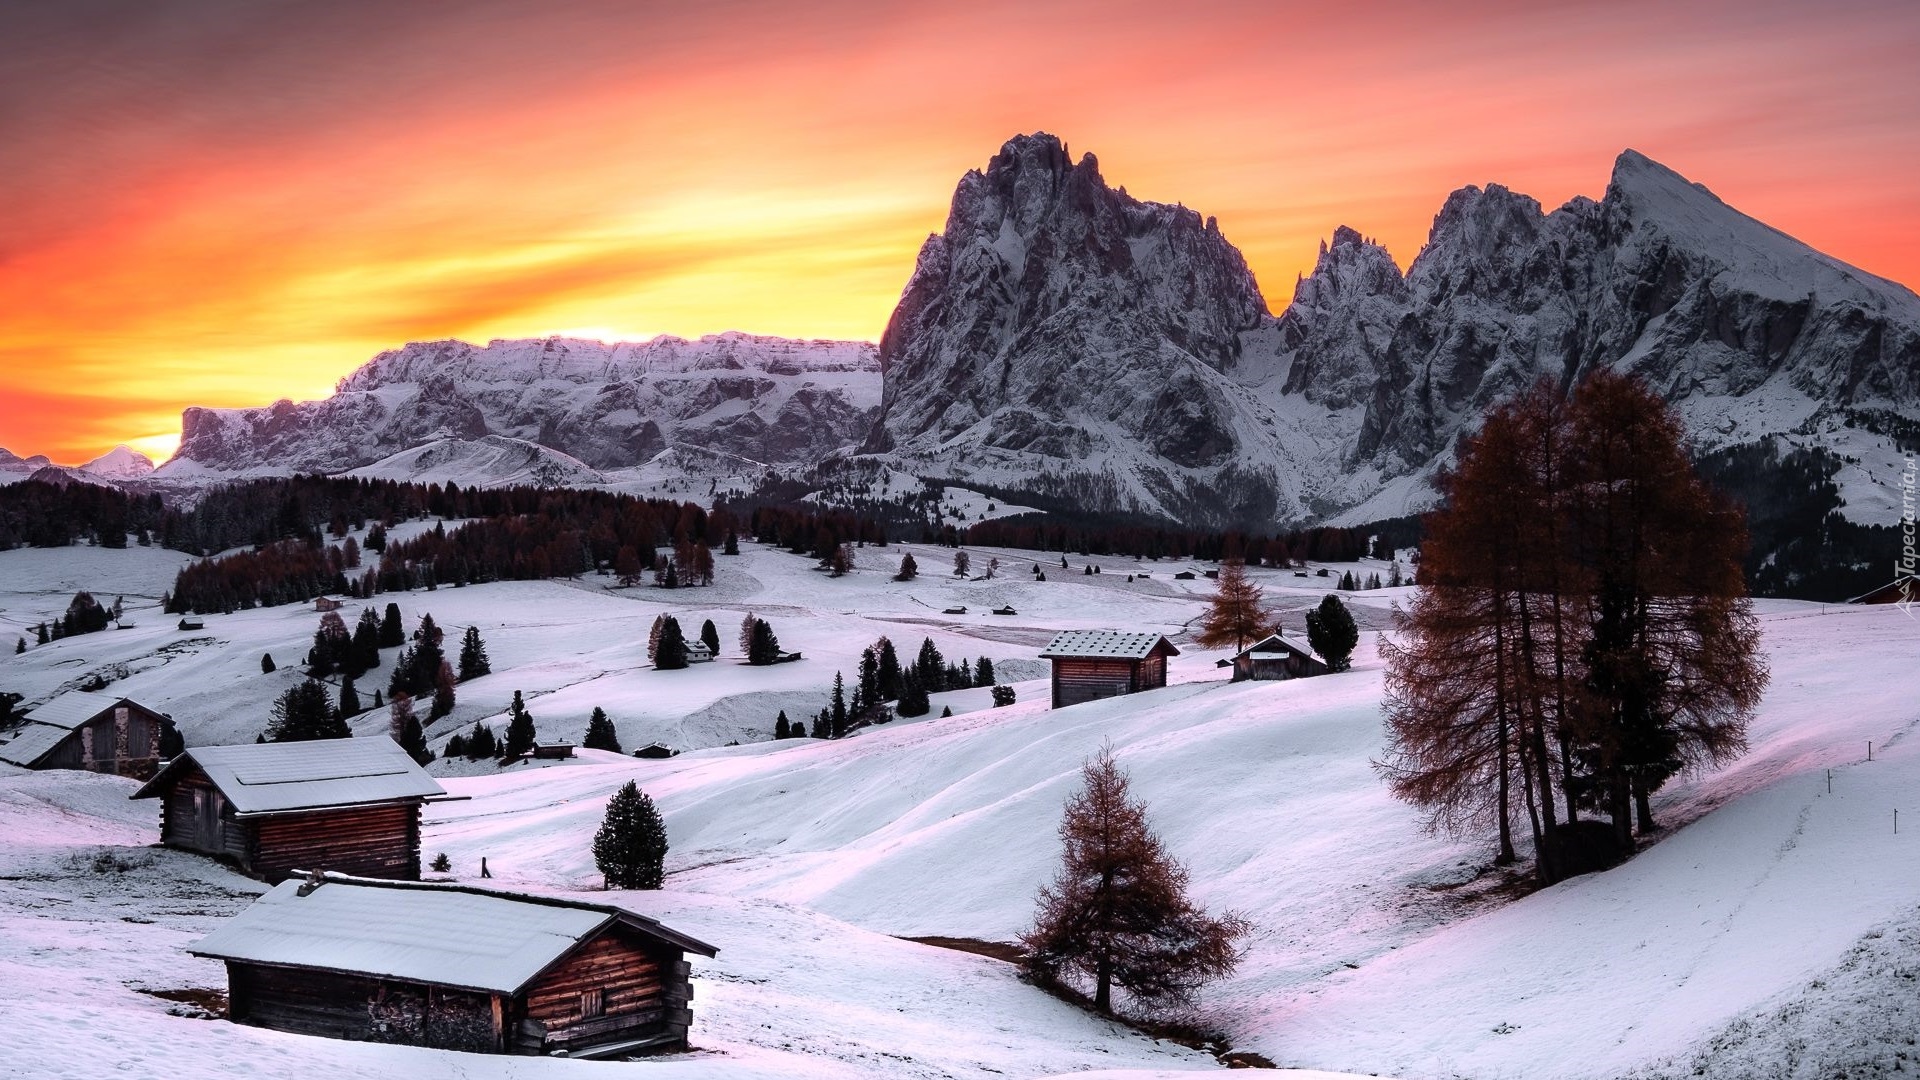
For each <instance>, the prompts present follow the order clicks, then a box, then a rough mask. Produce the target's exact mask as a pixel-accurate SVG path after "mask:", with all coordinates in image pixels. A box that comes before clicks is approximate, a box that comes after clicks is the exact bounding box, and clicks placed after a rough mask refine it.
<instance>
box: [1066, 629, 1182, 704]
mask: <svg viewBox="0 0 1920 1080" xmlns="http://www.w3.org/2000/svg"><path fill="white" fill-rule="evenodd" d="M1178 655H1180V650H1179V649H1176V648H1174V646H1173V643H1172V642H1170V641H1168V640H1167V639H1166V638H1165V637H1163V636H1161V635H1159V634H1153V633H1145V634H1128V633H1122V632H1121V631H1118V630H1068V631H1066V632H1064V633H1061V634H1056V635H1055V636H1054V639H1053V641H1052V642H1050V643H1049V644H1048V645H1047V647H1046V650H1045V651H1044V652H1042V653H1041V654H1040V658H1041V659H1042V660H1051V661H1053V707H1054V708H1056V709H1059V708H1064V707H1066V706H1068V705H1078V704H1079V703H1081V702H1083V701H1098V700H1099V699H1101V698H1110V697H1118V696H1120V695H1121V694H1137V693H1139V692H1140V691H1142V690H1153V689H1157V688H1159V687H1162V686H1165V685H1167V657H1169V656H1178Z"/></svg>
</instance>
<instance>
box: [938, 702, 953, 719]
mask: <svg viewBox="0 0 1920 1080" xmlns="http://www.w3.org/2000/svg"><path fill="white" fill-rule="evenodd" d="M952 715H953V706H951V705H948V706H947V707H946V708H944V709H941V710H940V719H942V720H945V719H946V718H947V717H949V716H952Z"/></svg>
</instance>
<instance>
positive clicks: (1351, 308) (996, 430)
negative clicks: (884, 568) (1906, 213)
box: [866, 135, 1920, 525]
mask: <svg viewBox="0 0 1920 1080" xmlns="http://www.w3.org/2000/svg"><path fill="white" fill-rule="evenodd" d="M880 360H881V364H882V366H883V369H884V371H885V373H886V390H885V395H884V398H883V402H882V407H881V416H880V420H879V422H878V424H877V425H876V427H875V429H874V432H873V434H872V436H871V437H870V438H869V439H868V441H867V443H866V449H867V450H868V451H869V452H874V453H881V454H885V455H888V456H890V457H892V458H894V459H896V460H897V461H898V462H899V464H900V467H902V468H905V469H908V470H909V471H915V472H918V473H920V474H922V475H931V476H942V477H950V478H953V479H960V480H972V481H974V482H977V483H988V484H991V485H993V486H997V487H1002V488H1007V489H1011V490H1012V491H1015V492H1025V493H1033V494H1037V495H1040V496H1050V497H1053V498H1055V499H1056V500H1059V501H1063V502H1070V503H1071V505H1075V506H1079V507H1084V508H1097V509H1109V510H1138V511H1144V512H1148V513H1153V514H1157V515H1163V516H1170V517H1175V518H1178V519H1181V520H1187V521H1197V522H1205V523H1208V524H1214V525H1223V524H1230V523H1269V522H1271V521H1273V520H1275V519H1278V520H1280V521H1293V522H1304V521H1309V520H1325V519H1329V518H1333V519H1338V520H1347V521H1356V522H1357V521H1365V520H1370V519H1376V518H1380V517H1387V516H1393V515H1396V514H1401V513H1406V512H1409V511H1412V510H1417V509H1420V508H1423V507H1424V506H1426V505H1429V504H1430V503H1431V501H1432V489H1431V487H1430V485H1429V481H1430V479H1431V476H1432V474H1433V472H1434V471H1435V470H1436V469H1437V468H1438V467H1439V466H1441V465H1443V464H1445V463H1446V461H1447V460H1449V458H1450V455H1451V452H1452V447H1453V445H1454V443H1455V440H1456V439H1457V438H1458V437H1459V436H1460V435H1461V434H1463V433H1465V432H1466V431H1469V430H1471V429H1472V428H1473V427H1474V426H1475V425H1476V424H1477V423H1478V421H1479V417H1480V416H1481V415H1482V414H1483V412H1484V410H1485V409H1486V407H1487V406H1488V405H1490V404H1492V403H1493V402H1495V401H1498V400H1500V399H1502V398H1504V397H1507V396H1509V395H1510V394H1512V393H1513V392H1515V391H1517V390H1519V389H1521V388H1522V387H1524V386H1526V385H1528V384H1530V383H1532V382H1533V381H1535V380H1537V379H1541V378H1549V379H1553V380H1555V381H1557V382H1559V383H1561V384H1562V385H1570V384H1571V383H1572V382H1574V381H1576V380H1578V379H1579V378H1580V377H1581V376H1583V375H1584V374H1585V373H1587V372H1589V371H1592V370H1594V369H1596V368H1599V367H1617V368H1621V369H1625V370H1630V371H1633V372H1635V373H1637V374H1639V375H1641V376H1642V377H1644V378H1646V379H1647V380H1648V381H1649V382H1650V383H1651V384H1652V385H1654V386H1655V387H1656V388H1658V389H1659V390H1660V391H1661V392H1662V393H1663V394H1664V395H1666V396H1667V398H1668V399H1669V400H1671V401H1673V402H1674V403H1675V404H1676V406H1677V407H1678V408H1679V409H1680V411H1681V413H1682V415H1683V416H1684V417H1685V419H1686V420H1687V422H1688V428H1689V431H1690V432H1691V433H1692V434H1693V436H1694V437H1695V439H1696V441H1697V442H1699V444H1700V446H1701V448H1702V449H1712V448H1715V447H1721V446H1732V445H1739V444H1745V443H1750V442H1755V441H1758V440H1761V439H1765V438H1769V437H1774V436H1784V437H1788V438H1798V439H1803V440H1819V441H1821V442H1824V443H1825V444H1826V445H1828V446H1829V447H1830V448H1838V449H1839V450H1840V452H1841V453H1842V454H1844V455H1848V456H1851V457H1853V458H1857V459H1859V461H1858V462H1856V464H1857V465H1858V466H1859V469H1858V470H1857V471H1861V472H1862V477H1860V478H1857V479H1864V477H1865V475H1866V474H1868V473H1872V472H1873V471H1874V469H1875V468H1876V467H1878V466H1885V465H1890V464H1891V463H1892V462H1893V461H1894V460H1896V455H1895V445H1894V439H1893V438H1892V437H1891V436H1893V435H1894V434H1895V433H1897V432H1898V431H1899V430H1901V429H1902V428H1903V426H1907V425H1912V424H1913V423H1914V420H1915V418H1916V417H1920V299H1917V298H1916V297H1915V296H1914V294H1913V293H1912V292H1910V291H1908V290H1907V289H1905V288H1903V287H1901V286H1899V285H1896V284H1894V283H1892V282H1888V281H1884V280H1882V279H1879V278H1875V277H1873V276H1871V275H1869V274H1866V273H1863V272H1861V271H1859V270H1856V269H1854V268H1852V267H1849V266H1847V265H1845V264H1843V263H1840V262H1838V261H1837V260H1834V259H1831V258H1829V257H1827V256H1825V255H1822V254H1820V253H1819V252H1817V251H1814V250H1813V249H1811V248H1808V247H1807V246H1805V245H1804V244H1801V243H1799V242H1798V241H1795V240H1793V239H1792V238H1791V237H1788V236H1785V235H1784V234H1782V233H1779V232H1777V231H1776V230H1773V229H1771V228H1769V227H1767V226H1766V225H1764V224H1762V223H1760V222H1758V221H1755V220H1753V219H1751V218H1748V217H1746V216H1744V215H1742V214H1740V213H1739V212H1737V211H1735V210H1733V209H1732V208H1730V207H1728V206H1727V205H1725V204H1724V203H1722V202H1721V201H1720V200H1719V199H1718V198H1716V197H1715V196H1714V195H1713V194H1712V193H1711V192H1709V191H1707V190H1706V189H1705V188H1703V187H1701V186H1699V185H1697V184H1692V183H1689V182H1688V181H1687V180H1685V179H1684V178H1682V177H1681V176H1679V175H1678V174H1676V173H1674V172H1672V171H1671V170H1669V169H1667V168H1665V167H1663V166H1661V165H1659V164H1657V163H1655V162H1653V161H1650V160H1648V159H1647V158H1645V157H1643V156H1642V155H1640V154H1637V153H1635V152H1633V151H1627V152H1626V153H1624V154H1622V155H1621V157H1620V159H1619V161H1618V162H1617V163H1616V166H1615V169H1614V173H1613V177H1612V180H1611V183H1610V184H1609V185H1608V187H1607V191H1606V194H1605V197H1604V198H1602V199H1600V200H1599V201H1595V200H1592V199H1586V198H1579V199H1575V200H1573V201H1572V202H1569V203H1568V204H1567V205H1566V206H1564V207H1561V208H1560V209H1558V210H1555V211H1553V212H1551V213H1546V212H1543V210H1542V208H1541V207H1540V205H1539V203H1538V202H1536V201H1535V200H1533V199H1531V198H1528V197H1526V196H1524V195H1520V194H1517V193H1514V192H1511V191H1508V190H1507V189H1505V188H1503V187H1500V186H1498V185H1489V186H1488V187H1486V188H1484V189H1483V188H1476V187H1469V188H1463V189H1461V190H1459V191H1456V192H1454V193H1453V194H1452V195H1451V196H1450V197H1449V198H1448V199H1447V200H1446V203H1445V205H1444V206H1443V207H1442V208H1441V211H1440V213H1439V215H1438V216H1437V217H1436V218H1435V220H1434V225H1433V230H1432V232H1431V234H1430V236H1429V239H1428V242H1427V244H1426V246H1425V247H1424V248H1423V249H1422V251H1421V252H1420V254H1419V256H1418V257H1417V258H1415V259H1414V261H1413V264H1412V265H1411V266H1410V267H1409V268H1408V269H1407V270H1406V271H1405V272H1404V273H1403V272H1402V271H1401V270H1400V268H1399V267H1398V266H1397V265H1396V264H1395V262H1394V260H1393V259H1392V258H1391V257H1390V256H1389V254H1388V253H1387V252H1386V251H1385V250H1384V249H1383V248H1381V247H1380V246H1378V245H1376V244H1374V243H1371V242H1370V241H1368V240H1366V239H1365V238H1364V237H1362V236H1361V235H1360V234H1359V233H1357V232H1355V231H1354V230H1352V229H1347V228H1342V229H1340V230H1338V231H1336V232H1335V234H1334V236H1333V238H1332V242H1331V243H1330V244H1328V245H1325V246H1324V247H1323V249H1322V251H1321V255H1320V259H1319V262H1318V264H1317V265H1316V267H1315V269H1314V272H1313V273H1312V274H1311V275H1310V276H1308V277H1307V278H1305V279H1303V280H1302V281H1301V283H1300V284H1299V286H1298V288H1297V290H1296V292H1295V296H1294V298H1293V302H1292V303H1291V304H1290V305H1289V306H1288V307H1287V309H1286V310H1285V311H1284V312H1283V313H1282V314H1281V315H1280V316H1279V317H1278V318H1274V317H1271V316H1269V315H1268V314H1267V312H1266V307H1265V304H1264V301H1263V300H1262V299H1261V295H1260V292H1259V289H1258V286H1257V285H1256V284H1255V282H1254V280H1253V278H1252V275H1251V274H1249V273H1248V271H1247V269H1246V266H1245V263H1244V261H1243V260H1242V259H1241V257H1240V255H1239V253H1238V252H1237V251H1236V250H1235V249H1234V248H1233V247H1232V245H1231V244H1229V243H1228V242H1227V241H1226V240H1225V239H1224V238H1223V237H1222V236H1221V235H1220V233H1219V230H1218V229H1217V227H1216V226H1215V225H1214V223H1213V221H1212V220H1211V219H1207V220H1205V221H1204V222H1203V220H1202V219H1201V218H1200V216H1199V215H1197V214H1195V213H1193V212H1192V211H1189V210H1186V209H1184V208H1181V207H1172V206H1162V205H1156V204H1152V203H1142V202H1139V201H1137V200H1134V199H1132V198H1129V197H1128V196H1127V195H1126V194H1125V192H1124V191H1116V190H1114V189H1111V188H1108V187H1107V186H1106V184H1105V182H1104V181H1103V180H1102V179H1101V177H1100V174H1099V171H1098V169H1097V167H1096V165H1095V163H1094V161H1093V159H1092V157H1091V156H1088V157H1085V158H1082V159H1081V160H1080V161H1079V162H1078V163H1074V162H1073V161H1072V160H1071V159H1070V157H1069V156H1068V154H1067V152H1066V148H1065V146H1064V145H1062V144H1061V143H1059V142H1058V140H1055V139H1053V138H1052V137H1050V136H1045V135H1035V136H1023V137H1020V138H1016V139H1014V140H1013V141H1011V142H1009V143H1008V144H1007V145H1006V147H1005V148H1003V149H1002V150H1001V152H1000V154H999V155H998V156H997V157H995V158H994V159H993V161H992V162H991V163H990V164H989V165H988V167H987V169H986V171H985V172H975V173H969V174H968V175H967V176H966V177H965V178H964V179H962V181H961V182H960V186H959V189H958V190H957V191H956V193H955V195H954V200H953V209H952V213H951V215H950V216H949V218H948V222H947V226H946V229H945V231H944V232H943V233H941V234H940V235H937V236H934V237H931V238H929V239H928V241H927V243H926V244H925V246H924V247H923V248H922V249H921V253H920V260H919V264H918V266H917V267H916V268H915V271H914V275H913V278H912V280H911V282H910V283H909V284H908V286H907V289H906V292H905V295H904V296H903V297H902V299H901V302H900V305H899V307H898V309H897V310H896V311H895V313H894V316H893V319H892V321H891V322H890V323H889V324H888V327H887V332H886V335H885V336H884V337H883V338H882V340H881V346H880ZM1842 479H1843V480H1844V479H1845V478H1842ZM1856 486H1858V485H1856Z"/></svg>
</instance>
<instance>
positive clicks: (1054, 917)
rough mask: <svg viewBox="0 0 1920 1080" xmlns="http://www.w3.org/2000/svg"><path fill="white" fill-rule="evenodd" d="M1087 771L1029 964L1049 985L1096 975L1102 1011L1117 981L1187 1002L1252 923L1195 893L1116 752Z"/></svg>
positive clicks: (1029, 937)
mask: <svg viewBox="0 0 1920 1080" xmlns="http://www.w3.org/2000/svg"><path fill="white" fill-rule="evenodd" d="M1080 775H1081V788H1080V790H1079V791H1078V792H1076V793H1075V794H1074V795H1073V797H1072V798H1071V799H1069V800H1068V801H1067V806H1066V813H1065V815H1064V817H1063V819H1062V821H1061V823H1060V841H1061V845H1062V848H1063V850H1062V853H1061V854H1062V859H1061V866H1060V869H1059V871H1058V872H1057V873H1056V874H1055V875H1054V879H1053V881H1052V882H1051V883H1049V884H1048V885H1046V886H1045V887H1044V888H1042V889H1041V890H1040V896H1039V903H1038V910H1037V911H1036V913H1035V916H1034V925H1033V928H1032V929H1031V930H1028V931H1027V932H1026V933H1025V934H1022V935H1021V942H1022V943H1023V944H1024V945H1025V946H1026V948H1027V955H1026V958H1025V959H1024V960H1023V961H1022V962H1023V964H1024V966H1025V967H1026V969H1027V971H1028V973H1029V974H1030V975H1031V976H1033V977H1034V978H1036V979H1039V980H1042V981H1045V982H1057V981H1061V980H1062V979H1063V977H1065V978H1077V979H1084V980H1088V981H1091V982H1092V984H1093V1006H1094V1008H1095V1009H1096V1010H1098V1011H1099V1012H1101V1013H1111V1012H1112V1011H1113V988H1114V987H1115V986H1119V987H1121V988H1123V989H1125V990H1126V991H1127V992H1128V993H1129V994H1130V995H1131V996H1132V997H1133V999H1134V1000H1135V1001H1136V1002H1138V1003H1140V1004H1142V1005H1145V1006H1147V1007H1149V1008H1158V1007H1165V1006H1169V1005H1180V1004H1184V1003H1186V1002H1188V1001H1190V1000H1191V998H1192V994H1193V992H1194V991H1195V990H1197V989H1198V988H1200V987H1201V986H1203V985H1205V984H1206V983H1208V982H1212V981H1214V980H1216V979H1220V978H1223V977H1225V976H1226V975H1228V974H1231V973H1232V971H1233V969H1234V967H1235V965H1237V964H1238V963H1239V960H1240V956H1241V949H1240V945H1239V943H1240V941H1241V940H1242V939H1243V938H1244V937H1245V936H1246V935H1247V934H1248V933H1249V932H1250V931H1251V929H1252V927H1251V926H1250V925H1249V924H1248V923H1247V921H1246V920H1245V919H1244V918H1242V917H1240V916H1239V915H1236V914H1233V913H1227V914H1223V915H1217V916H1216V915H1209V914H1208V913H1207V912H1205V911H1204V910H1202V909H1201V908H1199V907H1198V906H1197V905H1195V904H1194V903H1193V901H1192V900H1191V899H1189V898H1188V896H1187V880H1188V877H1187V870H1186V868H1185V867H1183V866H1181V865H1180V863H1179V861H1178V860H1176V859H1175V858H1174V857H1173V856H1172V855H1171V854H1170V853H1168V851H1167V850H1166V846H1165V845H1164V844H1163V843H1162V842H1161V840H1160V838H1159V837H1158V836H1156V835H1155V834H1154V832H1153V828H1152V826H1151V825H1150V824H1149V823H1148V820H1147V808H1146V806H1145V804H1143V803H1141V802H1140V801H1139V800H1138V799H1135V798H1134V797H1133V794H1132V792H1131V790H1130V788H1129V785H1128V778H1127V774H1126V773H1125V772H1123V771H1121V769H1120V767H1119V766H1118V765H1116V764H1115V763H1114V760H1113V752H1112V750H1111V749H1110V748H1107V749H1102V750H1101V751H1100V753H1099V754H1098V755H1096V756H1095V757H1094V758H1093V759H1092V760H1090V761H1088V762H1087V763H1086V765H1085V766H1084V767H1083V768H1082V769H1081V774H1080Z"/></svg>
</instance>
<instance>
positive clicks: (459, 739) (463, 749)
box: [447, 731, 467, 759]
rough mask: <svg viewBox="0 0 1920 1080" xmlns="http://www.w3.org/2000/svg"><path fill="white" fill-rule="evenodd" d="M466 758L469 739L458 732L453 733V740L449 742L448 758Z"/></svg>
mask: <svg viewBox="0 0 1920 1080" xmlns="http://www.w3.org/2000/svg"><path fill="white" fill-rule="evenodd" d="M466 756H467V737H466V736H465V735H462V734H460V733H459V732H457V731H456V732H454V733H453V738H451V739H448V740H447V757H448V758H449V759H452V758H457V757H466Z"/></svg>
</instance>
